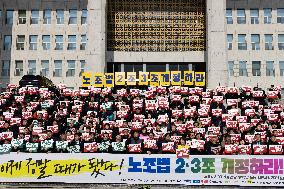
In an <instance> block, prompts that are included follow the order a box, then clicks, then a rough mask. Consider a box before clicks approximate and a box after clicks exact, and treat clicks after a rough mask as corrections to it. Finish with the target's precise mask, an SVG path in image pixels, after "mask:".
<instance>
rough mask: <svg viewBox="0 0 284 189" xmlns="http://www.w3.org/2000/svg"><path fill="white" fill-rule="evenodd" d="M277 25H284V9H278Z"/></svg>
mask: <svg viewBox="0 0 284 189" xmlns="http://www.w3.org/2000/svg"><path fill="white" fill-rule="evenodd" d="M277 23H278V24H284V9H277Z"/></svg>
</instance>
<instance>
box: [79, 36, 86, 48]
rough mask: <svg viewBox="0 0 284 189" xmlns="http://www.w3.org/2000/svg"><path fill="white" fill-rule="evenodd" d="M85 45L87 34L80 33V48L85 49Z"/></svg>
mask: <svg viewBox="0 0 284 189" xmlns="http://www.w3.org/2000/svg"><path fill="white" fill-rule="evenodd" d="M86 45H87V36H86V35H81V44H80V50H86Z"/></svg>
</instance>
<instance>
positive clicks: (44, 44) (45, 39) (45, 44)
mask: <svg viewBox="0 0 284 189" xmlns="http://www.w3.org/2000/svg"><path fill="white" fill-rule="evenodd" d="M42 48H43V50H50V35H43V36H42Z"/></svg>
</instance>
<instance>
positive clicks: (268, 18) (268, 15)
mask: <svg viewBox="0 0 284 189" xmlns="http://www.w3.org/2000/svg"><path fill="white" fill-rule="evenodd" d="M263 11H264V24H271V20H272V9H263Z"/></svg>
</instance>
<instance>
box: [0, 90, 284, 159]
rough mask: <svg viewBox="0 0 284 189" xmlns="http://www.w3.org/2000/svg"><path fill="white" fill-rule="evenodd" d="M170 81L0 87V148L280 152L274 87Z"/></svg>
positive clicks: (280, 121) (280, 116) (283, 115)
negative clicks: (75, 87)
mask: <svg viewBox="0 0 284 189" xmlns="http://www.w3.org/2000/svg"><path fill="white" fill-rule="evenodd" d="M203 90H204V89H203V88H198V87H196V88H188V87H185V86H182V87H180V86H171V87H161V86H159V87H134V86H133V87H129V88H123V87H120V88H117V87H114V88H112V89H110V88H94V87H91V88H90V89H89V90H86V89H85V90H70V89H67V88H66V87H64V86H63V85H60V86H59V87H58V92H54V91H49V90H48V89H45V88H36V87H26V88H18V87H16V86H14V85H9V86H8V87H7V90H6V92H2V93H1V94H0V110H1V111H0V145H1V146H0V152H1V153H8V152H10V151H12V152H30V153H35V152H43V153H52V152H57V153H58V152H60V153H65V152H70V153H71V152H86V153H87V152H92V153H93V152H102V153H147V154H157V153H160V154H163V153H165V154H167V153H171V154H174V153H176V151H178V150H179V151H180V150H182V149H186V150H185V152H188V154H189V155H202V154H208V155H221V154H226V155H230V154H283V149H282V145H284V137H283V129H284V127H282V125H284V112H283V107H282V105H281V103H280V99H281V94H280V91H281V87H274V86H272V87H271V88H270V89H268V90H267V92H265V91H264V90H262V89H259V88H252V87H248V86H244V87H242V88H240V89H238V88H236V87H228V88H225V87H221V86H219V87H217V88H216V89H214V90H209V89H207V90H206V91H203Z"/></svg>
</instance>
